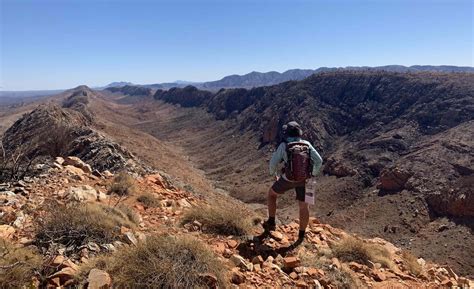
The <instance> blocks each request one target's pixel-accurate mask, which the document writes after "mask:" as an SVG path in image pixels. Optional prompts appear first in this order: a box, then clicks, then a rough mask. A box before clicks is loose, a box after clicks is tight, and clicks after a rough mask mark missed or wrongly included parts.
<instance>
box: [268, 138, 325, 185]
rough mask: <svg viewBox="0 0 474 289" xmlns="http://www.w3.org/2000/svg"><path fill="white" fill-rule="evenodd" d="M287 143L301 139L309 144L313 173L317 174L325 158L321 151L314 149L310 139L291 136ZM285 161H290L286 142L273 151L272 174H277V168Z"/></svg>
mask: <svg viewBox="0 0 474 289" xmlns="http://www.w3.org/2000/svg"><path fill="white" fill-rule="evenodd" d="M286 141H287V143H290V142H295V141H301V142H305V143H307V144H308V145H309V150H310V157H311V161H312V163H313V172H312V175H313V176H315V175H316V174H317V173H318V172H319V170H320V169H321V166H322V164H323V159H322V158H321V156H320V155H319V153H318V152H317V151H316V149H314V147H313V146H312V145H311V143H310V142H309V141H306V140H302V139H301V138H299V137H289V138H287V139H286ZM281 161H284V162H285V163H286V162H287V161H288V155H287V154H286V143H284V142H282V143H281V144H280V145H279V146H278V148H277V150H276V151H275V152H274V153H273V155H272V158H271V160H270V175H272V176H273V175H276V173H277V168H278V164H279V163H280V162H281Z"/></svg>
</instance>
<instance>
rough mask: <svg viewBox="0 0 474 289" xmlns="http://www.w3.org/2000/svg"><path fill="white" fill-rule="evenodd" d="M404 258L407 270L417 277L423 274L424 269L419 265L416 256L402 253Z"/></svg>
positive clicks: (405, 252) (406, 252)
mask: <svg viewBox="0 0 474 289" xmlns="http://www.w3.org/2000/svg"><path fill="white" fill-rule="evenodd" d="M402 258H403V260H404V266H405V267H406V269H407V270H408V271H409V272H410V273H412V274H413V275H415V276H418V275H420V274H421V271H422V269H423V268H422V267H421V265H420V264H419V263H418V260H417V258H416V257H415V256H413V255H412V254H410V253H409V252H408V251H402Z"/></svg>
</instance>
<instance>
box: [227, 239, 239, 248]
mask: <svg viewBox="0 0 474 289" xmlns="http://www.w3.org/2000/svg"><path fill="white" fill-rule="evenodd" d="M227 245H228V246H229V248H232V249H233V248H235V247H237V246H238V245H239V242H237V241H236V240H228V241H227Z"/></svg>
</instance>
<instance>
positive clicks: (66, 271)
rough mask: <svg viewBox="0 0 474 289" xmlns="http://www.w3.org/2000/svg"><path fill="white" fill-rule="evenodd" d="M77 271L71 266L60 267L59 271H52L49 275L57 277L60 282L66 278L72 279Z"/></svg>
mask: <svg viewBox="0 0 474 289" xmlns="http://www.w3.org/2000/svg"><path fill="white" fill-rule="evenodd" d="M76 274H77V271H76V270H74V269H73V268H71V267H66V268H63V269H61V270H60V271H58V272H56V273H54V274H53V275H51V276H49V278H50V279H54V278H59V279H60V280H61V281H62V282H65V281H66V280H70V279H74V276H76Z"/></svg>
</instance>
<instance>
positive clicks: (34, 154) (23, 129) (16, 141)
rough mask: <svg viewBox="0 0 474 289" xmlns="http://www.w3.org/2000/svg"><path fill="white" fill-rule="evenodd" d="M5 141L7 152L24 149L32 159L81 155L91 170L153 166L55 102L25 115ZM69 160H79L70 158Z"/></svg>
mask: <svg viewBox="0 0 474 289" xmlns="http://www.w3.org/2000/svg"><path fill="white" fill-rule="evenodd" d="M2 141H3V145H4V148H5V150H6V153H7V154H13V155H14V154H15V153H17V154H18V153H21V154H22V155H23V156H24V157H26V158H28V159H35V158H38V157H40V156H49V157H53V158H54V157H57V156H72V157H78V158H80V159H81V160H83V161H84V162H86V164H87V165H86V164H84V167H82V169H86V170H87V171H89V170H90V171H92V170H98V171H101V172H102V171H105V170H109V171H112V172H116V171H120V170H123V169H127V170H130V171H134V172H139V173H142V172H144V171H147V170H150V169H149V168H148V167H147V166H145V165H143V164H142V163H141V162H140V161H139V160H138V159H137V158H135V157H134V156H133V155H132V154H131V153H130V152H129V151H128V150H126V149H125V148H123V147H122V146H120V145H119V144H117V143H115V142H114V141H113V140H111V139H110V138H109V137H107V136H105V135H103V134H101V133H99V132H97V131H96V130H95V129H93V128H92V126H91V122H90V119H89V118H88V117H86V116H84V115H83V114H82V113H81V112H79V111H77V110H75V109H69V108H61V107H59V106H57V105H53V104H49V105H42V106H39V107H38V108H36V109H35V110H33V111H32V112H31V113H29V114H26V115H24V116H23V117H22V118H20V119H19V120H18V121H16V122H15V123H14V124H13V125H12V126H11V127H10V128H9V129H8V130H7V131H6V132H5V134H4V136H3V140H2ZM65 162H71V163H74V162H76V161H75V160H74V159H73V158H66V160H65ZM87 166H91V167H90V168H87Z"/></svg>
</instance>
